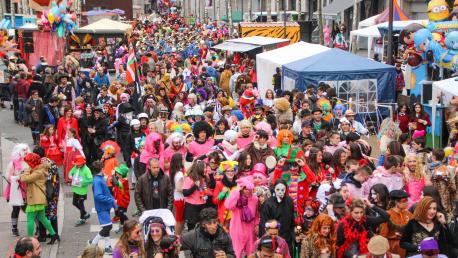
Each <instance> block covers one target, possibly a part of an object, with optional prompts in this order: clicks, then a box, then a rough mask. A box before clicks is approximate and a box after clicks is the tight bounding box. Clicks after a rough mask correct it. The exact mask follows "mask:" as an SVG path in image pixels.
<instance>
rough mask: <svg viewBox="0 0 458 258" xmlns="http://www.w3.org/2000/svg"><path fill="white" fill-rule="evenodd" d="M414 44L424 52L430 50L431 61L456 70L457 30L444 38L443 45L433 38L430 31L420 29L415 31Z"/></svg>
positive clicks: (457, 52)
mask: <svg viewBox="0 0 458 258" xmlns="http://www.w3.org/2000/svg"><path fill="white" fill-rule="evenodd" d="M414 41H415V46H416V48H417V49H419V50H421V51H423V53H424V54H426V55H428V54H427V53H428V52H430V53H431V54H432V57H433V60H432V61H433V62H434V63H435V64H437V65H439V66H440V67H443V68H447V69H450V70H453V71H455V72H456V71H458V31H452V32H450V33H448V34H447V36H446V38H445V45H446V47H447V49H446V48H443V47H442V45H441V44H440V43H439V42H438V41H436V40H434V39H433V36H432V33H431V32H430V31H429V30H427V29H421V30H419V31H417V32H416V33H415V37H414Z"/></svg>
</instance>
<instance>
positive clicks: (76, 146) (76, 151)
mask: <svg viewBox="0 0 458 258" xmlns="http://www.w3.org/2000/svg"><path fill="white" fill-rule="evenodd" d="M76 135H77V134H76V130H75V129H73V128H69V129H68V131H67V136H66V139H65V145H64V146H65V151H64V165H63V166H64V167H63V170H64V179H65V182H66V183H67V184H70V183H71V179H70V178H69V173H70V170H71V169H72V168H73V166H74V165H73V160H74V159H75V157H76V156H78V155H81V156H83V157H84V152H83V146H81V143H80V141H79V140H78V139H77V138H75V136H76Z"/></svg>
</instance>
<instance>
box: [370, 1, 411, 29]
mask: <svg viewBox="0 0 458 258" xmlns="http://www.w3.org/2000/svg"><path fill="white" fill-rule="evenodd" d="M392 1H393V21H408V20H410V18H409V16H407V14H406V13H405V12H404V11H403V10H402V9H401V7H399V4H398V1H397V0H392ZM389 15H390V11H389V8H388V7H387V8H386V9H385V11H383V12H382V13H381V14H379V15H378V16H377V18H375V21H374V22H375V24H380V23H384V22H387V21H388V19H389Z"/></svg>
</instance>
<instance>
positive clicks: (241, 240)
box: [224, 177, 259, 258]
mask: <svg viewBox="0 0 458 258" xmlns="http://www.w3.org/2000/svg"><path fill="white" fill-rule="evenodd" d="M252 180H253V179H252V178H251V177H242V178H240V179H238V180H237V188H236V189H234V190H233V191H231V192H230V194H229V197H228V198H227V199H226V201H225V202H224V205H225V206H226V208H227V209H228V210H231V211H232V219H231V221H230V226H229V228H230V230H229V234H230V236H231V239H232V240H233V247H234V252H235V255H236V257H237V258H241V257H242V254H243V253H245V254H250V253H252V252H254V250H255V246H254V242H255V240H256V234H255V227H256V225H258V223H259V214H258V198H257V197H256V196H255V195H254V194H253V190H254V184H253V182H252ZM242 228H243V231H241V230H239V229H242Z"/></svg>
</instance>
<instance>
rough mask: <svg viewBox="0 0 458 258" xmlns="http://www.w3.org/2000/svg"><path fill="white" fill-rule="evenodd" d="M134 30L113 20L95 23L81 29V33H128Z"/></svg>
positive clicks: (128, 25)
mask: <svg viewBox="0 0 458 258" xmlns="http://www.w3.org/2000/svg"><path fill="white" fill-rule="evenodd" d="M130 29H132V25H130V24H126V23H122V22H119V21H114V20H111V19H100V20H98V21H96V22H94V23H91V24H89V25H86V26H84V27H81V28H79V29H78V30H76V31H75V32H79V33H126V32H127V31H128V30H130Z"/></svg>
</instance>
